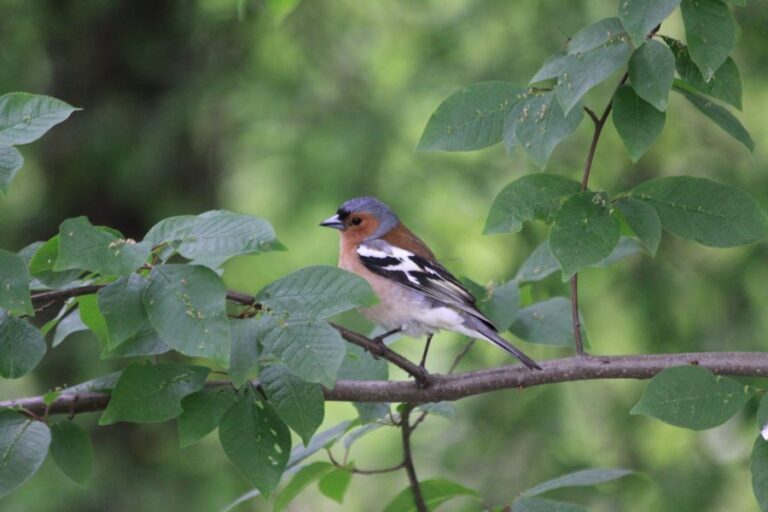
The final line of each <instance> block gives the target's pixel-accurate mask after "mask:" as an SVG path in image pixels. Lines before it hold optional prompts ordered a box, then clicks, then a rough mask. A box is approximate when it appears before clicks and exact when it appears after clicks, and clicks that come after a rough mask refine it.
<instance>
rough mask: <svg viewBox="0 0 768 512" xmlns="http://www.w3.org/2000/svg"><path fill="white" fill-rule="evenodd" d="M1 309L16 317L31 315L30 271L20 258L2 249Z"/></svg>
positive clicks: (0, 253) (0, 265)
mask: <svg viewBox="0 0 768 512" xmlns="http://www.w3.org/2000/svg"><path fill="white" fill-rule="evenodd" d="M0 307H3V308H5V309H6V310H8V311H10V312H11V313H12V314H14V315H31V314H32V313H33V309H32V300H31V298H30V295H29V271H28V270H27V265H25V264H24V260H23V259H21V257H20V256H18V255H16V254H14V253H12V252H9V251H4V250H2V249H0Z"/></svg>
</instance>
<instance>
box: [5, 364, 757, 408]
mask: <svg viewBox="0 0 768 512" xmlns="http://www.w3.org/2000/svg"><path fill="white" fill-rule="evenodd" d="M540 364H541V366H542V367H543V368H544V370H543V371H540V372H539V371H536V372H533V371H530V370H528V369H527V368H525V367H523V366H521V365H511V366H503V367H501V368H493V369H486V370H477V371H473V372H466V373H459V374H456V375H438V374H431V376H430V385H429V387H427V388H422V387H420V386H418V385H417V384H415V383H413V382H411V381H354V380H340V381H337V382H336V386H334V388H333V389H325V390H324V394H325V398H326V400H332V401H343V402H408V403H424V402H440V401H442V400H458V399H460V398H465V397H468V396H473V395H479V394H483V393H488V392H491V391H498V390H502V389H510V388H519V389H523V388H529V387H533V386H539V385H542V384H556V383H560V382H571V381H578V380H596V379H649V378H651V377H653V376H654V375H656V374H657V373H659V372H660V371H662V370H664V369H666V368H670V367H673V366H683V365H698V366H702V367H704V368H708V369H709V370H711V371H713V372H714V373H716V374H718V375H734V376H741V377H768V352H692V353H686V354H653V355H640V356H602V357H595V356H583V357H568V358H564V359H553V360H550V361H541V362H540ZM223 384H225V383H222V382H209V383H208V384H207V386H221V385H223ZM108 402H109V393H94V392H87V393H65V394H62V395H61V396H59V397H58V398H57V399H56V401H55V402H53V404H51V407H50V410H49V411H48V412H49V414H72V413H81V412H89V411H100V410H103V409H104V408H105V407H106V406H107V403H108ZM0 407H21V408H24V409H26V410H28V411H30V412H32V413H34V414H37V415H43V414H44V413H45V403H44V402H43V397H42V396H36V397H31V398H21V399H18V400H8V401H4V402H0Z"/></svg>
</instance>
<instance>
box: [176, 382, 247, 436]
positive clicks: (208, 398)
mask: <svg viewBox="0 0 768 512" xmlns="http://www.w3.org/2000/svg"><path fill="white" fill-rule="evenodd" d="M234 403H235V393H234V391H232V388H231V387H229V386H220V387H215V388H208V389H201V390H200V391H197V392H195V393H192V394H191V395H187V396H186V397H184V398H183V399H182V400H181V407H182V409H184V412H182V413H181V415H179V417H178V419H177V420H176V422H177V425H178V429H179V446H180V447H181V448H186V447H187V446H189V445H191V444H194V443H196V442H197V441H199V440H200V439H202V438H203V437H205V436H206V435H207V434H209V433H210V432H213V430H214V429H215V428H216V427H217V426H218V425H219V421H220V420H221V418H222V417H223V416H224V414H225V413H226V412H227V411H228V410H229V408H230V407H232V404H234Z"/></svg>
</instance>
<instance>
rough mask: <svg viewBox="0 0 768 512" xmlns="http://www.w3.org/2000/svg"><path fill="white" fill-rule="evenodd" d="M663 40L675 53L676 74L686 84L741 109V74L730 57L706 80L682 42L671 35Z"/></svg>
mask: <svg viewBox="0 0 768 512" xmlns="http://www.w3.org/2000/svg"><path fill="white" fill-rule="evenodd" d="M664 41H666V43H667V45H669V48H670V49H671V50H672V53H673V54H674V55H675V68H676V69H677V74H678V75H680V78H682V80H683V82H685V84H686V85H687V86H689V87H691V88H693V89H695V90H696V91H698V92H701V93H703V94H706V95H707V96H712V97H713V98H717V99H719V100H722V101H724V102H726V103H728V104H730V105H733V106H734V107H736V108H737V109H739V110H741V76H740V75H739V68H738V67H737V66H736V63H735V62H734V61H733V59H732V58H730V57H728V58H727V59H725V62H723V64H722V65H721V66H720V67H719V68H718V69H717V71H716V72H715V74H714V75H712V78H711V79H710V80H709V81H707V80H704V76H703V75H702V74H701V71H699V68H698V67H696V64H694V62H693V60H691V56H690V55H689V54H688V48H687V47H686V46H685V45H684V44H683V43H681V42H680V41H677V40H676V39H672V38H671V37H665V38H664Z"/></svg>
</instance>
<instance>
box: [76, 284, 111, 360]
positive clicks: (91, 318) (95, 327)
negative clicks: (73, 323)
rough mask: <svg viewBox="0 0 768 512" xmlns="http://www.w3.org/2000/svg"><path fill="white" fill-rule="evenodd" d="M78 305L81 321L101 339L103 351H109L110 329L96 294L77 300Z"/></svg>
mask: <svg viewBox="0 0 768 512" xmlns="http://www.w3.org/2000/svg"><path fill="white" fill-rule="evenodd" d="M77 304H78V310H79V311H80V319H81V320H82V321H83V323H84V324H85V325H87V326H88V328H89V329H90V330H91V331H93V334H94V335H95V336H96V337H97V338H98V339H99V345H100V346H101V349H102V350H107V347H109V345H110V341H109V329H108V328H107V321H106V320H105V319H104V315H102V314H101V310H99V304H98V298H97V297H96V295H95V294H91V295H83V296H82V297H78V298H77Z"/></svg>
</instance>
